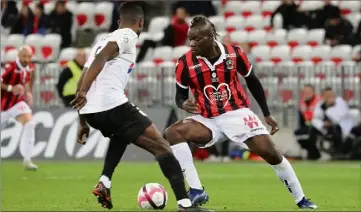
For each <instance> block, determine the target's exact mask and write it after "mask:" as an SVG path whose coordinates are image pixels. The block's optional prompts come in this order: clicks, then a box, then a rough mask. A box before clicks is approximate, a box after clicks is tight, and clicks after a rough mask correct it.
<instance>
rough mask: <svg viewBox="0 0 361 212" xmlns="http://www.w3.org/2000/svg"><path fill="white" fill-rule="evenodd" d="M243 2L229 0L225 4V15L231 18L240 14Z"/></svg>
mask: <svg viewBox="0 0 361 212" xmlns="http://www.w3.org/2000/svg"><path fill="white" fill-rule="evenodd" d="M242 4H243V2H241V1H228V2H227V3H226V5H225V6H224V16H225V17H226V18H229V17H231V16H234V15H240V12H241V8H242Z"/></svg>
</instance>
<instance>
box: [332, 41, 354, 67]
mask: <svg viewBox="0 0 361 212" xmlns="http://www.w3.org/2000/svg"><path fill="white" fill-rule="evenodd" d="M351 53H352V47H351V46H350V45H339V46H335V47H333V48H332V50H331V53H330V60H332V61H333V62H335V63H336V64H338V63H340V62H342V61H345V60H350V59H351Z"/></svg>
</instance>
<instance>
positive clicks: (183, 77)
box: [175, 57, 189, 89]
mask: <svg viewBox="0 0 361 212" xmlns="http://www.w3.org/2000/svg"><path fill="white" fill-rule="evenodd" d="M175 76H176V81H177V84H178V85H179V87H181V88H184V89H187V88H188V87H189V71H188V67H187V65H186V64H185V62H184V57H181V58H180V59H178V61H177V64H176V67H175Z"/></svg>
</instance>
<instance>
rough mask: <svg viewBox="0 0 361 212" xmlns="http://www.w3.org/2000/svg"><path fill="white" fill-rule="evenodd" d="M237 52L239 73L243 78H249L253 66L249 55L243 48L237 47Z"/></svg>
mask: <svg viewBox="0 0 361 212" xmlns="http://www.w3.org/2000/svg"><path fill="white" fill-rule="evenodd" d="M235 50H236V56H237V71H238V73H240V74H241V75H242V76H243V77H248V76H249V75H250V73H251V71H252V64H251V63H250V62H249V60H248V58H247V55H246V54H245V53H244V52H243V51H242V49H241V48H239V47H236V48H235Z"/></svg>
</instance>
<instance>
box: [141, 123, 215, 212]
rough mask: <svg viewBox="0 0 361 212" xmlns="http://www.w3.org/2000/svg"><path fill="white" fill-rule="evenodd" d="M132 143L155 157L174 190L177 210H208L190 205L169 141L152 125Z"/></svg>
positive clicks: (180, 170)
mask: <svg viewBox="0 0 361 212" xmlns="http://www.w3.org/2000/svg"><path fill="white" fill-rule="evenodd" d="M134 144H135V145H137V146H139V147H141V148H143V149H145V150H147V151H148V152H150V153H151V154H153V155H154V156H155V157H156V159H157V161H158V163H159V166H160V168H161V170H162V172H163V174H164V176H165V177H166V178H167V179H168V180H169V183H170V185H171V187H172V189H173V191H174V194H175V197H176V199H177V203H178V211H194V212H195V211H209V210H207V209H202V208H198V207H196V206H193V205H192V203H191V201H190V199H189V198H188V195H187V191H186V188H185V183H184V176H183V173H182V169H181V166H180V164H179V162H178V160H177V159H176V157H175V156H174V154H173V153H172V150H171V148H170V146H169V143H168V142H167V141H166V140H164V139H163V138H162V136H161V134H160V133H159V131H158V130H157V129H156V127H155V126H154V125H151V126H150V127H148V128H147V129H146V130H145V132H144V133H143V135H141V136H140V137H139V138H138V139H137V140H136V141H135V142H134Z"/></svg>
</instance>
